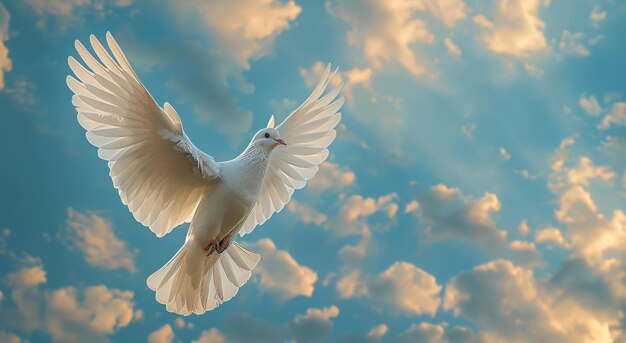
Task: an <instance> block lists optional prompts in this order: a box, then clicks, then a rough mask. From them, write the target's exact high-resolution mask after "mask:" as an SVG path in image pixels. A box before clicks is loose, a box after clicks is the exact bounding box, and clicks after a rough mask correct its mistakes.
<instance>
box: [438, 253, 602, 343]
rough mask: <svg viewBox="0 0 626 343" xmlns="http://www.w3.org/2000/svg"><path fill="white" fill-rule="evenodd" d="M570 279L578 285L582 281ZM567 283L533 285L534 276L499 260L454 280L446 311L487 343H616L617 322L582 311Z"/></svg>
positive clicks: (561, 279)
mask: <svg viewBox="0 0 626 343" xmlns="http://www.w3.org/2000/svg"><path fill="white" fill-rule="evenodd" d="M566 274H568V275H569V276H572V277H573V278H574V279H575V281H576V282H580V281H583V280H584V277H578V276H576V275H575V274H572V273H569V272H567V273H566ZM579 276H580V274H579ZM565 279H566V278H565V277H564V276H559V274H557V276H556V277H555V278H553V279H551V280H550V282H549V283H548V284H543V283H540V282H538V281H537V280H535V278H534V275H533V273H532V271H530V270H526V269H524V268H521V267H518V266H515V265H513V264H512V263H511V262H510V261H506V260H497V261H493V262H489V263H486V264H483V265H480V266H478V267H476V268H474V269H473V270H472V271H469V272H465V273H462V274H461V275H459V276H456V277H454V278H452V280H451V281H450V283H449V284H448V285H447V286H446V294H445V301H444V307H445V308H446V309H449V310H452V311H453V312H454V314H455V315H463V316H464V317H465V318H466V319H468V320H470V321H471V322H473V323H475V324H476V325H477V326H478V327H479V328H481V329H483V334H484V335H485V336H486V337H487V338H488V341H506V342H538V341H548V342H610V341H612V339H611V334H610V330H609V327H610V326H611V325H613V323H612V322H613V318H610V317H609V316H603V315H600V313H596V312H593V310H592V309H591V308H590V307H589V306H584V305H581V304H580V303H579V302H578V301H577V300H578V299H580V297H576V296H574V294H572V293H570V291H569V290H568V288H567V287H566V286H567V285H566V284H567V283H568V282H570V284H571V282H572V281H574V280H569V281H568V280H565ZM598 281H599V280H598ZM590 286H591V285H590ZM596 286H599V287H604V285H598V284H596ZM596 286H592V287H596ZM587 291H589V290H587ZM612 314H613V315H614V314H615V312H613V313H612Z"/></svg>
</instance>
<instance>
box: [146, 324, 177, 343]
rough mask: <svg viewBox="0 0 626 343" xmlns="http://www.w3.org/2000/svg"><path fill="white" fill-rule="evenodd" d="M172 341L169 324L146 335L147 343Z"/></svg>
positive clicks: (172, 332)
mask: <svg viewBox="0 0 626 343" xmlns="http://www.w3.org/2000/svg"><path fill="white" fill-rule="evenodd" d="M173 340H174V330H172V326H171V325H170V324H165V325H163V326H161V327H160V328H159V329H157V330H155V331H153V332H151V333H150V335H148V342H149V343H171V342H172V341H173Z"/></svg>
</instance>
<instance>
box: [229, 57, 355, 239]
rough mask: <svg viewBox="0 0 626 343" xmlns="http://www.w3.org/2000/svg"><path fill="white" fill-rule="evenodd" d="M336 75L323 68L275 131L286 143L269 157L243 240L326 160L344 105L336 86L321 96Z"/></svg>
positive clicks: (285, 201)
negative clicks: (319, 75) (313, 86)
mask: <svg viewBox="0 0 626 343" xmlns="http://www.w3.org/2000/svg"><path fill="white" fill-rule="evenodd" d="M334 75H335V73H331V72H330V65H328V66H327V67H326V70H325V71H324V74H323V75H322V78H321V80H320V82H319V83H318V84H317V86H316V87H315V89H314V90H313V92H312V93H311V95H310V96H309V97H308V98H307V99H306V100H305V101H304V102H303V103H302V104H301V105H300V107H298V108H297V109H296V110H295V111H293V112H292V113H291V114H290V115H289V117H287V119H285V120H284V121H283V122H282V123H281V124H280V125H278V126H277V127H276V128H277V129H278V131H279V132H280V135H281V137H282V138H283V139H284V140H285V141H286V142H287V145H286V146H278V147H276V148H275V149H274V151H273V152H272V154H271V156H270V162H269V165H268V170H267V173H266V175H265V179H264V181H263V186H262V188H261V194H260V195H259V199H258V200H257V202H256V204H255V205H254V208H253V209H252V211H251V212H250V214H249V215H248V217H247V218H246V221H245V222H244V224H243V226H242V228H241V230H240V231H239V233H240V234H241V235H242V236H243V235H245V234H247V233H250V232H252V230H254V228H255V227H256V226H257V225H261V224H263V223H264V222H265V221H266V220H267V219H269V218H270V217H271V216H272V214H273V213H275V212H279V211H281V210H282V209H283V208H284V207H285V204H286V203H287V202H288V201H289V199H291V196H292V194H293V192H294V190H296V189H300V188H302V187H304V186H306V183H307V181H308V180H310V179H311V178H312V177H313V176H315V174H316V173H317V171H318V170H319V164H320V163H322V162H324V161H325V160H326V158H327V157H328V149H327V148H328V146H329V145H330V144H331V143H332V142H333V140H335V137H336V132H335V127H336V126H337V124H339V121H340V120H341V114H340V113H338V111H339V109H340V108H341V106H343V104H344V98H343V97H339V98H337V97H338V96H339V94H340V92H341V88H342V84H341V83H339V84H338V85H337V86H335V87H334V88H333V89H331V90H330V91H329V92H327V93H326V94H325V95H324V92H325V91H326V87H327V86H328V84H329V83H330V81H331V79H332V77H333V76H334Z"/></svg>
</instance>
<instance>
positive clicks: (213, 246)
mask: <svg viewBox="0 0 626 343" xmlns="http://www.w3.org/2000/svg"><path fill="white" fill-rule="evenodd" d="M219 247H220V242H219V241H218V240H217V239H214V240H211V241H209V243H208V244H207V245H206V247H204V249H203V250H204V251H206V252H207V254H206V255H207V256H211V254H212V253H213V252H214V251H218V250H219Z"/></svg>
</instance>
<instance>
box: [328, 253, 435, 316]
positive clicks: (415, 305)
mask: <svg viewBox="0 0 626 343" xmlns="http://www.w3.org/2000/svg"><path fill="white" fill-rule="evenodd" d="M336 288H337V291H338V293H339V295H340V296H341V297H343V298H350V297H355V296H357V297H367V298H369V299H371V301H372V302H373V303H374V304H378V305H382V306H385V307H388V308H390V309H391V310H392V311H393V312H404V313H408V314H413V315H422V314H428V315H431V316H434V315H435V313H436V312H437V309H438V308H439V303H440V299H439V293H440V292H441V286H440V285H439V284H438V283H437V281H436V280H435V277H434V276H432V275H430V274H428V273H427V272H425V271H423V270H422V269H420V268H418V267H416V266H414V265H412V264H410V263H407V262H395V263H394V264H392V265H391V266H390V267H389V268H388V269H387V270H385V271H384V272H382V273H380V274H378V275H374V276H371V275H361V274H360V273H359V272H358V271H353V272H351V273H349V274H347V275H345V276H344V277H342V278H341V279H340V280H339V281H338V282H337V285H336Z"/></svg>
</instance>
